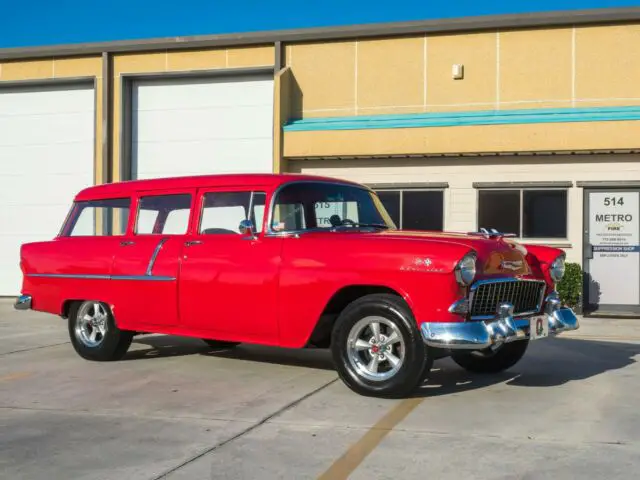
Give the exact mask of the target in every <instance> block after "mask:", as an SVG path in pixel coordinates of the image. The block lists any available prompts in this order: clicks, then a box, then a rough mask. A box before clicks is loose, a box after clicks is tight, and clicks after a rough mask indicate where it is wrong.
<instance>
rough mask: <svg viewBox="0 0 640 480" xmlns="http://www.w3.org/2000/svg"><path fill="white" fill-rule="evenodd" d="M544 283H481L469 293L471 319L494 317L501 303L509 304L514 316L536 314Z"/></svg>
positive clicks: (513, 281) (517, 281)
mask: <svg viewBox="0 0 640 480" xmlns="http://www.w3.org/2000/svg"><path fill="white" fill-rule="evenodd" d="M544 289H545V283H544V282H540V281H530V280H507V281H505V280H497V281H492V280H488V281H481V282H478V283H477V284H475V285H474V286H473V288H472V291H471V308H470V312H471V317H476V318H478V317H480V318H481V317H494V316H495V315H496V311H497V309H498V305H500V304H501V303H505V302H507V303H511V304H512V305H513V314H514V315H526V314H531V313H536V312H538V310H539V309H540V308H541V306H542V305H541V301H542V296H543V294H544Z"/></svg>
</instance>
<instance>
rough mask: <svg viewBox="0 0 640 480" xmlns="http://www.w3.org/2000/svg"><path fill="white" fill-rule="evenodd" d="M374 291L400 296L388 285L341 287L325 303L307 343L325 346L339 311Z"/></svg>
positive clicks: (328, 342)
mask: <svg viewBox="0 0 640 480" xmlns="http://www.w3.org/2000/svg"><path fill="white" fill-rule="evenodd" d="M376 293H386V294H390V295H396V296H398V297H400V298H402V296H401V295H400V294H399V293H398V292H396V291H395V290H393V289H392V288H389V287H384V286H380V285H350V286H348V287H343V288H341V289H340V290H338V291H337V292H336V293H334V294H333V296H332V297H331V299H330V300H329V302H327V305H326V306H325V307H324V310H323V311H322V314H321V315H320V318H319V319H318V322H317V323H316V326H315V328H314V329H313V332H312V333H311V336H310V337H309V345H312V346H314V347H319V348H327V347H329V345H330V344H331V331H332V330H333V325H334V324H335V323H336V320H337V319H338V315H340V312H342V310H344V309H345V307H346V306H347V305H349V304H350V303H351V302H353V301H354V300H357V299H358V298H360V297H364V296H365V295H372V294H376Z"/></svg>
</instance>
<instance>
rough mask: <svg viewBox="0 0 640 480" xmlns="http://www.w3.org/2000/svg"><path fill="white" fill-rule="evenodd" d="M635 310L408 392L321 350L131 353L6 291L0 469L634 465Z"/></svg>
mask: <svg viewBox="0 0 640 480" xmlns="http://www.w3.org/2000/svg"><path fill="white" fill-rule="evenodd" d="M638 359H640V320H622V319H618V320H615V319H593V318H588V319H582V328H581V330H579V331H577V332H572V333H570V334H564V335H563V336H562V337H558V338H553V339H547V340H541V341H536V342H532V344H531V345H530V348H529V351H528V352H527V354H526V356H525V358H524V359H523V360H522V361H521V362H520V363H519V364H518V365H516V366H515V367H513V368H512V369H511V370H509V371H508V372H504V373H502V374H498V375H492V376H481V375H472V374H468V373H466V372H465V371H464V370H462V369H461V368H459V367H458V366H456V365H455V364H454V363H453V362H451V361H450V360H448V359H446V360H441V361H437V362H436V364H435V366H434V371H433V372H432V374H431V377H430V379H429V380H428V381H427V382H426V383H425V385H424V386H422V387H421V388H420V389H419V390H418V391H416V393H415V395H414V396H413V397H412V398H409V399H405V400H382V399H375V398H367V397H362V396H358V395H356V394H355V393H353V392H351V391H350V390H348V389H347V388H346V387H345V386H344V385H343V384H342V383H341V382H340V381H339V380H338V379H337V375H336V373H335V371H334V370H333V366H332V363H331V359H330V355H329V353H328V352H326V351H322V350H285V349H277V348H268V347H258V346H248V345H247V346H245V345H243V346H240V347H238V348H237V349H235V350H230V351H225V352H218V353H214V352H211V351H210V349H209V348H208V347H207V346H206V345H205V344H204V343H203V342H201V341H200V340H198V339H188V338H181V337H170V336H158V335H148V336H142V337H138V338H136V339H135V340H134V344H133V345H132V348H131V350H130V353H129V354H128V355H127V357H126V358H125V359H124V360H122V361H120V362H113V363H94V362H88V361H85V360H83V359H81V358H80V357H79V356H77V355H76V354H75V352H74V351H73V349H72V347H71V345H70V343H69V340H68V335H67V327H66V323H65V322H64V320H62V319H60V318H58V317H55V316H50V315H44V314H38V313H34V312H16V311H14V310H13V308H12V300H9V299H7V300H0V478H7V479H11V480H17V479H29V480H37V479H52V478H65V479H67V478H68V479H118V480H122V479H144V480H147V479H149V480H150V479H160V478H162V479H218V478H220V479H224V478H229V479H245V478H246V479H256V478H260V479H261V480H267V479H275V478H282V479H319V478H321V479H341V478H353V479H367V480H371V479H387V478H394V479H405V478H407V479H414V478H436V479H449V478H451V479H456V480H458V479H460V478H474V479H516V478H517V479H525V478H526V479H548V478H550V479H560V478H583V479H585V478H586V479H591V478H593V479H600V478H607V479H617V478H620V479H623V478H624V479H629V478H635V476H636V475H637V472H638V471H640V415H639V414H638V409H639V408H640V407H639V405H640V367H639V366H638V363H637V360H638Z"/></svg>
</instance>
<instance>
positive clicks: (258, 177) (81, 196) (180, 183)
mask: <svg viewBox="0 0 640 480" xmlns="http://www.w3.org/2000/svg"><path fill="white" fill-rule="evenodd" d="M299 181H318V182H334V183H343V184H347V185H357V186H362V185H360V184H358V183H355V182H350V181H348V180H343V179H339V178H331V177H323V176H319V175H305V174H295V173H286V174H283V173H242V174H237V173H235V174H217V175H194V176H184V177H182V176H181V177H166V178H153V179H147V180H127V181H121V182H114V183H105V184H101V185H94V186H92V187H87V188H85V189H83V190H81V191H80V192H79V193H78V194H77V195H76V197H75V199H76V201H80V200H92V199H98V198H113V197H116V196H118V195H131V194H132V193H133V192H140V191H160V190H172V189H184V188H203V187H254V186H256V187H257V186H260V187H262V188H266V189H268V190H273V189H276V188H278V187H279V186H280V185H282V184H285V183H289V182H299Z"/></svg>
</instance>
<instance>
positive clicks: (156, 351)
mask: <svg viewBox="0 0 640 480" xmlns="http://www.w3.org/2000/svg"><path fill="white" fill-rule="evenodd" d="M133 343H135V344H137V345H144V346H145V347H148V348H142V349H135V350H131V351H129V352H128V353H127V355H126V356H125V358H124V359H123V360H143V359H150V358H162V357H178V356H185V355H205V356H208V357H213V358H226V359H233V360H238V361H245V362H256V363H271V364H277V365H288V366H292V367H304V368H313V369H317V370H334V366H333V361H332V360H331V352H330V351H329V350H327V349H289V348H278V347H268V346H263V345H249V344H240V345H238V346H237V347H235V348H224V349H217V348H216V349H213V348H211V347H209V346H208V345H206V344H205V343H204V342H203V341H201V340H199V339H196V338H187V337H177V336H171V335H157V336H156V335H154V336H141V337H136V338H134V340H133Z"/></svg>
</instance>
